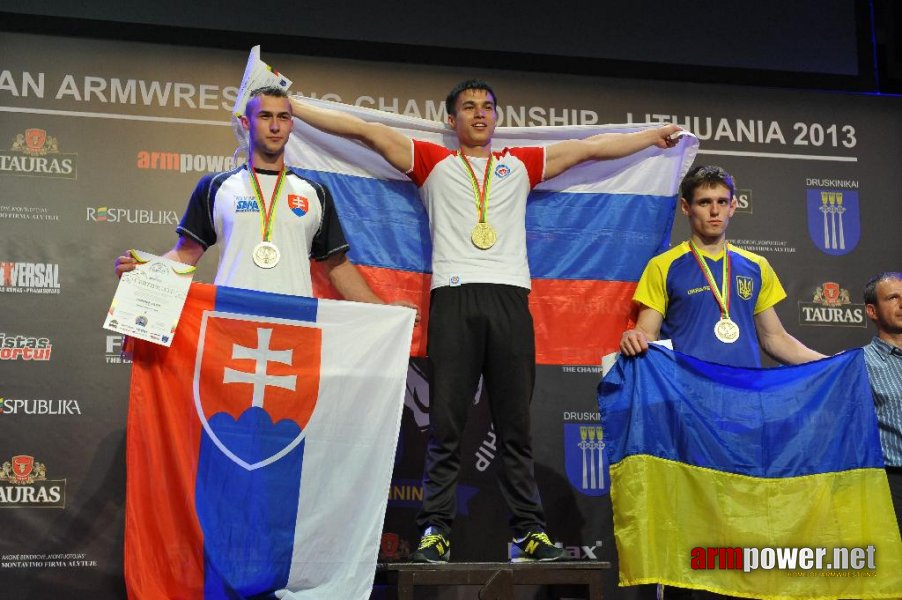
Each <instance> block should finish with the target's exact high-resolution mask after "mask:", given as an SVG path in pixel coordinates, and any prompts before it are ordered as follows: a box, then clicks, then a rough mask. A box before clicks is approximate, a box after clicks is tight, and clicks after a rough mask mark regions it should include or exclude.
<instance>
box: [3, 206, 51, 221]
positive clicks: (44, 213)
mask: <svg viewBox="0 0 902 600" xmlns="http://www.w3.org/2000/svg"><path fill="white" fill-rule="evenodd" d="M0 219H8V220H15V221H17V222H19V223H21V222H23V221H28V222H30V223H37V222H40V223H48V222H50V223H54V222H56V223H59V220H60V216H59V215H58V214H56V213H53V212H50V209H48V208H47V207H45V206H17V205H15V204H0Z"/></svg>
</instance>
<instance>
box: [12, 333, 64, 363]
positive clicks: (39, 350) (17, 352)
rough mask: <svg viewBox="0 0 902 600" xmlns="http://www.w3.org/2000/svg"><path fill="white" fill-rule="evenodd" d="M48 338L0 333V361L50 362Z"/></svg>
mask: <svg viewBox="0 0 902 600" xmlns="http://www.w3.org/2000/svg"><path fill="white" fill-rule="evenodd" d="M52 349H53V345H52V344H51V343H50V340H49V339H48V338H43V337H42V338H39V337H30V336H25V335H15V336H13V335H7V334H5V333H0V360H50V351H51V350H52Z"/></svg>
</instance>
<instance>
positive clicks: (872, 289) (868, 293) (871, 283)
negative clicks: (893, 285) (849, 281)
mask: <svg viewBox="0 0 902 600" xmlns="http://www.w3.org/2000/svg"><path fill="white" fill-rule="evenodd" d="M889 279H896V280H898V281H902V273H898V272H896V271H884V272H883V273H879V274H877V275H874V276H873V277H871V278H870V279H869V280H868V282H867V283H866V284H864V294H862V295H863V296H864V303H865V304H877V284H879V283H880V282H881V281H887V280H889Z"/></svg>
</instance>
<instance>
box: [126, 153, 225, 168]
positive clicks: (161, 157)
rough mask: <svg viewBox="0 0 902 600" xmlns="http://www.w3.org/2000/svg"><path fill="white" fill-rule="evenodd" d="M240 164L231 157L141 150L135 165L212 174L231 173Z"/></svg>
mask: <svg viewBox="0 0 902 600" xmlns="http://www.w3.org/2000/svg"><path fill="white" fill-rule="evenodd" d="M239 164H241V162H236V161H235V158H234V157H232V156H218V155H210V154H188V153H186V152H158V151H155V150H154V151H151V150H141V151H139V152H138V158H137V160H136V161H135V165H136V166H137V167H138V168H139V169H152V170H159V171H178V172H180V173H214V172H220V171H231V170H232V169H234V168H235V167H237V166H238V165H239Z"/></svg>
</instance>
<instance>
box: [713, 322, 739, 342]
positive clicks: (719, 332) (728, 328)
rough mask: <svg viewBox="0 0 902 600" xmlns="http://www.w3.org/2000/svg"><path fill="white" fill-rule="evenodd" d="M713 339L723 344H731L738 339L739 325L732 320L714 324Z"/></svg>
mask: <svg viewBox="0 0 902 600" xmlns="http://www.w3.org/2000/svg"><path fill="white" fill-rule="evenodd" d="M714 337H716V338H717V339H718V340H720V341H721V342H723V343H724V344H732V343H733V342H735V341H736V340H738V339H739V325H737V324H736V321H734V320H733V319H721V320H719V321H718V322H717V323H715V324H714Z"/></svg>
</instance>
